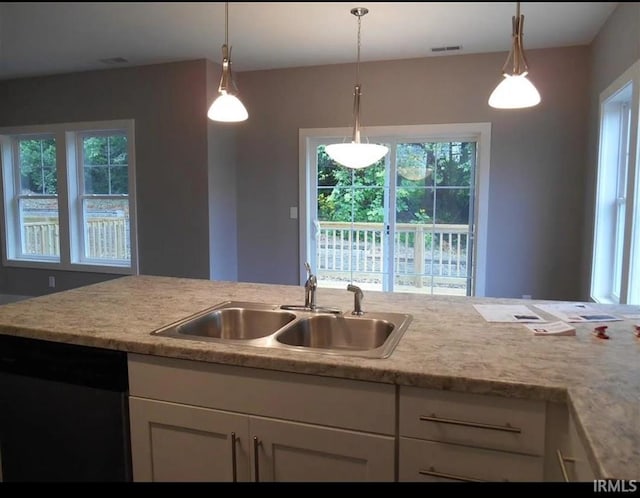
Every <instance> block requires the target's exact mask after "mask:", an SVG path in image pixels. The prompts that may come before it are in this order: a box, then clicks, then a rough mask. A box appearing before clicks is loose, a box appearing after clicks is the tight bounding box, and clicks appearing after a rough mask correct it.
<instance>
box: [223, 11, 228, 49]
mask: <svg viewBox="0 0 640 498" xmlns="http://www.w3.org/2000/svg"><path fill="white" fill-rule="evenodd" d="M224 44H225V45H227V46H228V45H229V2H225V3H224Z"/></svg>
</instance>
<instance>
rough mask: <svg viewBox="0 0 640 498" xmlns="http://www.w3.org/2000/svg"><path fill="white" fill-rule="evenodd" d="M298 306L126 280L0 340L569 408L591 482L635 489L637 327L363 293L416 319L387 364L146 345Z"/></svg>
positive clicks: (12, 326) (5, 318)
mask: <svg viewBox="0 0 640 498" xmlns="http://www.w3.org/2000/svg"><path fill="white" fill-rule="evenodd" d="M345 287H346V286H345ZM303 299H304V289H303V288H302V287H298V286H286V285H266V284H253V283H236V282H213V281H208V280H195V279H183V278H171V277H152V276H135V277H123V278H119V279H115V280H111V281H107V282H103V283H99V284H95V285H90V286H86V287H82V288H78V289H73V290H70V291H65V292H60V293H57V294H51V295H48V296H41V297H37V298H33V299H29V300H26V301H22V302H17V303H11V304H7V305H4V306H1V307H0V334H4V335H14V336H21V337H27V338H33V339H41V340H48V341H55V342H66V343H70V344H77V345H85V346H94V347H100V348H106V349H113V350H120V351H125V352H127V353H137V354H140V355H153V356H157V357H169V358H176V359H185V360H195V361H201V362H209V363H215V364H222V365H231V366H242V367H250V368H255V369H268V370H275V371H280V372H291V373H298V374H311V375H317V376H325V377H333V378H342V379H352V380H361V381H370V382H376V383H383V384H394V385H398V386H413V387H419V388H428V389H435V390H445V391H453V392H461V393H471V394H483V395H496V396H501V397H508V398H519V399H526V400H542V401H546V402H557V403H566V404H567V406H568V408H569V412H570V413H571V415H572V417H573V418H574V419H575V420H576V425H577V427H578V432H579V433H580V435H581V437H582V440H583V443H584V446H585V449H586V451H587V455H588V457H589V460H590V462H591V465H592V467H593V469H594V472H595V474H596V475H598V476H599V477H603V478H614V479H638V478H640V339H638V338H637V337H636V336H635V335H634V333H633V332H634V330H633V324H634V323H636V322H637V321H638V320H637V319H636V320H635V321H634V320H631V319H625V320H622V321H618V322H610V323H607V325H608V331H607V332H608V333H609V335H610V337H611V339H609V340H602V339H597V338H596V337H594V336H593V334H592V330H593V327H594V324H593V323H591V324H575V325H576V331H577V333H576V336H574V337H539V336H534V335H533V334H532V333H531V332H530V331H529V330H527V329H526V328H525V327H524V326H523V325H522V324H518V323H515V324H510V323H488V322H486V321H485V320H484V318H482V316H481V315H480V314H479V313H478V312H477V311H476V310H475V309H474V307H473V304H474V303H492V304H525V305H527V306H530V307H531V306H532V305H535V304H536V303H542V302H546V301H536V300H526V301H525V300H514V299H494V298H465V297H446V296H424V295H416V294H402V293H395V294H391V293H382V292H372V291H367V292H365V295H364V300H363V303H362V304H363V308H364V311H365V312H367V311H371V312H373V311H385V312H398V313H411V314H412V315H413V321H412V323H411V324H410V325H409V327H408V329H407V330H406V332H405V334H404V336H403V337H402V339H401V340H400V342H399V343H398V345H397V347H396V348H395V350H394V352H393V353H392V354H391V355H390V356H389V357H388V358H385V359H369V358H358V357H353V356H346V355H345V356H342V355H328V354H320V353H314V352H299V351H290V350H283V349H272V348H258V347H252V346H238V345H236V344H225V343H222V342H211V341H197V340H190V339H177V338H173V337H162V336H158V335H152V334H151V332H152V331H154V330H156V329H159V328H161V327H163V326H166V325H167V324H170V323H172V322H175V321H178V320H181V319H183V318H185V317H187V316H189V315H191V314H194V313H196V312H199V311H201V310H203V309H205V308H208V307H211V306H213V305H216V304H218V303H221V302H223V301H248V302H260V303H270V304H302V302H303ZM317 299H318V305H319V306H327V307H338V308H341V309H343V310H344V311H348V310H350V309H351V307H352V305H353V296H352V294H351V293H349V292H347V291H346V290H339V289H325V288H322V287H320V288H319V289H318V292H317ZM593 306H595V307H597V308H598V309H601V310H603V311H606V312H608V313H615V314H618V315H624V314H637V313H640V307H638V306H614V305H595V304H594V305H593ZM530 309H532V311H534V310H535V311H536V312H538V314H540V315H541V316H542V317H543V318H547V319H549V320H550V321H554V320H556V319H555V318H554V317H552V316H551V315H548V314H547V313H545V312H544V311H541V310H538V309H537V308H533V307H531V308H530Z"/></svg>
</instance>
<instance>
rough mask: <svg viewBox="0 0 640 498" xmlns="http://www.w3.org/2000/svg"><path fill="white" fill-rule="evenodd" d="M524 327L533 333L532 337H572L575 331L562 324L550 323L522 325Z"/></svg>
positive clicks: (569, 326)
mask: <svg viewBox="0 0 640 498" xmlns="http://www.w3.org/2000/svg"><path fill="white" fill-rule="evenodd" d="M523 325H524V326H525V327H527V328H528V329H529V330H531V331H532V332H533V335H546V336H550V335H554V336H574V335H576V329H575V328H574V327H572V326H571V325H569V324H567V323H564V322H551V323H524V324H523Z"/></svg>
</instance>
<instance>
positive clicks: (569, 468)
mask: <svg viewBox="0 0 640 498" xmlns="http://www.w3.org/2000/svg"><path fill="white" fill-rule="evenodd" d="M548 412H549V418H548V423H547V447H548V449H547V462H546V465H545V480H546V481H556V482H593V480H594V479H597V478H598V477H597V473H596V471H595V470H594V468H593V467H592V465H591V463H590V461H589V457H588V456H587V450H586V448H585V445H584V443H583V441H582V438H581V437H580V436H579V434H578V428H577V426H576V420H575V419H574V417H573V416H572V415H571V414H570V413H569V410H568V408H567V406H566V405H564V404H551V403H550V404H549V409H548Z"/></svg>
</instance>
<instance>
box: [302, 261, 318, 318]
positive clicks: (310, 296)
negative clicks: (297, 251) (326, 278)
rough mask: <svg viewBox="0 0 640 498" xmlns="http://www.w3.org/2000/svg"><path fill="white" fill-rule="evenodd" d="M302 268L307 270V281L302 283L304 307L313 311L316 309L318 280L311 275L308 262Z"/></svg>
mask: <svg viewBox="0 0 640 498" xmlns="http://www.w3.org/2000/svg"><path fill="white" fill-rule="evenodd" d="M304 267H305V268H306V269H307V281H306V282H305V283H304V307H305V308H308V309H310V310H311V311H314V310H315V309H316V290H317V289H318V279H317V278H316V276H315V275H314V274H313V273H311V266H310V265H309V263H308V262H306V263H305V264H304Z"/></svg>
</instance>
